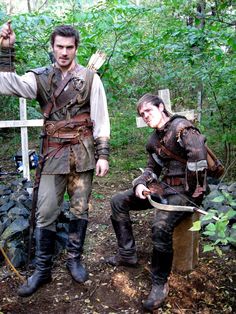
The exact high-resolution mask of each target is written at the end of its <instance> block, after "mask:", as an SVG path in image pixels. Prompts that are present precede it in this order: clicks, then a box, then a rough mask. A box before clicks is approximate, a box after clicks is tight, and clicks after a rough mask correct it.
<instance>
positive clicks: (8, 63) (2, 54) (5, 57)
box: [0, 47, 15, 72]
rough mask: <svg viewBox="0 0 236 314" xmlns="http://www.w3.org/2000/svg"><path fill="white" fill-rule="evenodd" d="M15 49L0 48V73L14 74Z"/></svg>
mask: <svg viewBox="0 0 236 314" xmlns="http://www.w3.org/2000/svg"><path fill="white" fill-rule="evenodd" d="M14 61H15V49H14V48H4V47H1V48H0V71H1V72H14V71H15V66H14Z"/></svg>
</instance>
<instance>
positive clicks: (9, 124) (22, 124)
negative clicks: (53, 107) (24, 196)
mask: <svg viewBox="0 0 236 314" xmlns="http://www.w3.org/2000/svg"><path fill="white" fill-rule="evenodd" d="M19 105H20V120H8V121H0V128H16V127H19V128H21V151H22V164H23V177H24V178H26V179H27V180H29V181H30V168H29V145H28V127H35V126H38V127H42V126H43V119H42V120H41V119H35V120H27V109H26V99H24V98H20V99H19Z"/></svg>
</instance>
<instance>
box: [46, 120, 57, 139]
mask: <svg viewBox="0 0 236 314" xmlns="http://www.w3.org/2000/svg"><path fill="white" fill-rule="evenodd" d="M45 130H46V133H47V135H49V136H51V135H53V134H54V133H55V130H56V126H55V124H54V123H52V122H49V123H47V124H46V126H45Z"/></svg>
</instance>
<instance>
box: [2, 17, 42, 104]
mask: <svg viewBox="0 0 236 314" xmlns="http://www.w3.org/2000/svg"><path fill="white" fill-rule="evenodd" d="M15 40H16V36H15V33H14V31H13V29H12V26H11V23H10V22H8V23H6V24H5V25H3V27H2V29H1V32H0V46H1V47H0V93H1V94H3V95H13V96H17V97H24V98H28V99H34V98H36V95H37V85H36V79H35V76H34V74H33V73H26V74H25V75H23V76H19V75H17V74H16V73H15V72H14V71H15V67H14V60H15V51H14V44H15Z"/></svg>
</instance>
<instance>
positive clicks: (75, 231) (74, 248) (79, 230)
mask: <svg viewBox="0 0 236 314" xmlns="http://www.w3.org/2000/svg"><path fill="white" fill-rule="evenodd" d="M87 225H88V221H87V220H85V219H76V220H71V221H70V224H69V238H68V243H67V253H68V258H67V263H66V266H67V268H68V270H69V271H70V273H71V276H72V278H73V279H74V280H75V281H77V282H79V283H83V282H85V281H86V280H88V273H87V271H86V269H85V267H84V266H83V265H82V264H81V262H80V258H81V254H82V252H83V245H84V240H85V235H86V229H87Z"/></svg>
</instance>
